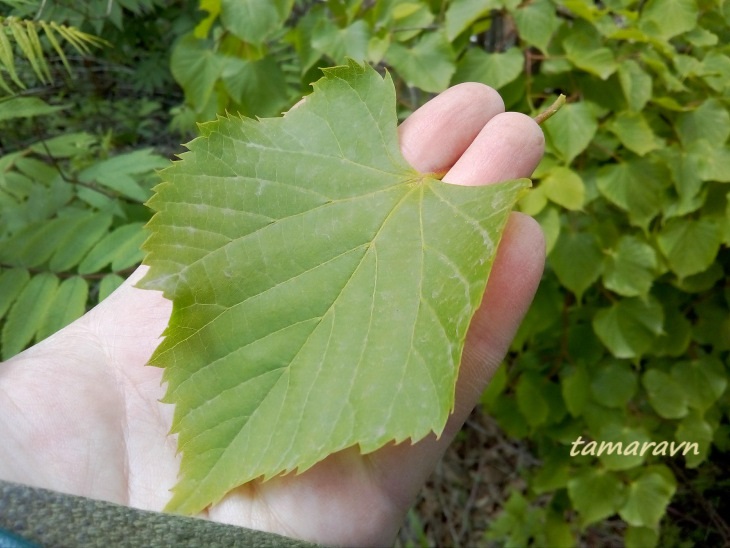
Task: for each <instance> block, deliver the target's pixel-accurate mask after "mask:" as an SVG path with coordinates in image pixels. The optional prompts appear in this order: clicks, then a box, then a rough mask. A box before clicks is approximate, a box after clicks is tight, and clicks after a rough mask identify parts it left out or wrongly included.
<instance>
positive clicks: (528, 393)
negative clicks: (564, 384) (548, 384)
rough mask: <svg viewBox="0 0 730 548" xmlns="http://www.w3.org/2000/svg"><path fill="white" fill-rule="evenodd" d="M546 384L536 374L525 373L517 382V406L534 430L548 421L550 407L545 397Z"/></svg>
mask: <svg viewBox="0 0 730 548" xmlns="http://www.w3.org/2000/svg"><path fill="white" fill-rule="evenodd" d="M544 393H545V382H544V381H542V379H540V377H539V376H537V375H536V374H530V373H525V374H523V375H521V376H520V380H519V381H517V388H516V397H517V406H518V407H519V409H520V412H521V413H522V416H523V417H525V420H526V421H527V424H529V425H530V426H531V427H532V428H535V427H536V426H539V425H541V424H543V423H545V422H547V420H548V414H549V412H550V406H549V404H548V401H547V400H546V399H545V397H544Z"/></svg>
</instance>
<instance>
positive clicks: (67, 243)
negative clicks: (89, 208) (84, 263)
mask: <svg viewBox="0 0 730 548" xmlns="http://www.w3.org/2000/svg"><path fill="white" fill-rule="evenodd" d="M111 223H112V218H111V216H110V215H108V214H105V213H93V212H88V213H87V214H86V215H83V216H80V217H79V219H78V223H77V224H76V225H75V226H74V227H73V229H72V230H70V231H69V232H68V234H67V235H66V237H65V238H62V239H60V240H59V242H58V247H57V249H56V251H55V253H54V254H53V255H52V256H51V260H50V262H49V264H48V267H49V268H50V269H51V270H52V271H53V272H63V271H66V270H70V269H71V268H73V267H74V266H76V265H77V264H79V262H81V259H83V258H84V256H85V255H86V254H87V253H88V252H89V250H90V249H91V247H92V246H93V245H94V244H95V243H96V242H98V241H99V240H100V239H101V238H102V236H103V235H104V234H106V232H107V230H108V229H109V226H111Z"/></svg>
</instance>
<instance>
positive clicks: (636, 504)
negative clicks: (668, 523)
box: [619, 468, 677, 527]
mask: <svg viewBox="0 0 730 548" xmlns="http://www.w3.org/2000/svg"><path fill="white" fill-rule="evenodd" d="M676 489H677V484H676V480H675V479H674V476H672V474H671V472H669V471H668V470H667V471H666V472H664V471H655V469H653V468H652V469H649V470H648V471H646V472H644V473H643V474H642V475H641V476H639V477H638V478H637V479H636V480H635V481H633V482H631V484H629V486H628V489H627V490H626V503H625V504H624V505H623V506H622V507H621V509H620V510H619V515H620V516H621V518H622V519H623V520H624V521H625V522H626V523H628V524H629V525H633V526H634V527H656V526H657V525H658V524H659V521H660V520H661V519H662V516H663V515H664V512H665V511H666V509H667V505H669V502H670V501H671V500H672V497H673V496H674V492H675V491H676Z"/></svg>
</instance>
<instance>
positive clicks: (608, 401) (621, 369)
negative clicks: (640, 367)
mask: <svg viewBox="0 0 730 548" xmlns="http://www.w3.org/2000/svg"><path fill="white" fill-rule="evenodd" d="M637 386H638V380H637V378H636V373H635V372H634V371H633V370H632V369H631V366H630V365H628V364H627V363H626V362H621V361H614V360H610V361H608V362H607V363H604V364H603V365H601V366H600V367H598V369H597V370H596V371H595V372H594V373H593V374H592V375H591V394H592V395H593V399H594V400H595V401H597V402H598V403H600V404H601V405H605V406H606V407H617V408H623V407H625V406H626V404H628V403H629V401H631V398H633V397H634V394H636V389H637Z"/></svg>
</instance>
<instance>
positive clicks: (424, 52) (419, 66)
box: [385, 32, 456, 93]
mask: <svg viewBox="0 0 730 548" xmlns="http://www.w3.org/2000/svg"><path fill="white" fill-rule="evenodd" d="M385 60H386V61H387V62H388V63H390V64H391V65H393V67H394V68H395V70H396V71H398V74H400V76H401V77H402V78H403V79H404V80H405V81H406V82H407V83H408V85H411V86H415V87H417V88H421V89H422V90H423V91H429V92H433V93H438V92H441V91H443V90H445V89H446V88H447V87H448V86H449V82H450V81H451V77H452V76H453V74H454V71H455V70H456V65H455V64H454V52H453V50H452V49H451V44H450V43H449V41H448V40H447V39H446V35H445V34H444V33H443V32H430V33H428V34H424V35H423V36H422V37H421V38H420V39H419V40H418V42H417V43H416V45H415V46H413V47H411V48H407V47H405V46H404V45H402V44H399V43H398V42H393V43H392V44H391V45H390V48H388V52H387V53H386V55H385Z"/></svg>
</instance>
